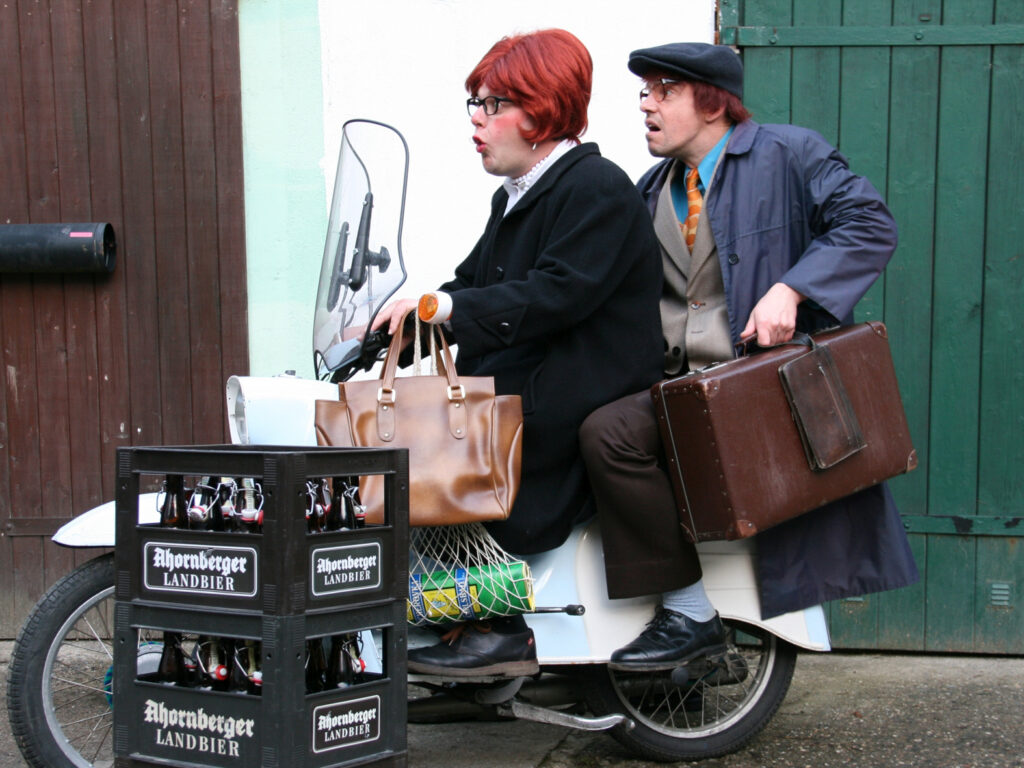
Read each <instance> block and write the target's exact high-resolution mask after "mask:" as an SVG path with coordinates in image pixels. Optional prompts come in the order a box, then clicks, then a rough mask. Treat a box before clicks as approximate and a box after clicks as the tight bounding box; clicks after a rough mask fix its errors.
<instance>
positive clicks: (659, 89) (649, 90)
mask: <svg viewBox="0 0 1024 768" xmlns="http://www.w3.org/2000/svg"><path fill="white" fill-rule="evenodd" d="M673 85H679V81H678V80H671V79H669V78H667V77H662V78H659V79H658V80H655V81H653V82H649V83H648V84H647V85H646V86H644V87H643V88H641V89H640V101H643V100H644V99H646V98H648V97H649V96H653V97H654V100H655V101H664V100H665V97H666V96H668V94H669V88H670V86H673Z"/></svg>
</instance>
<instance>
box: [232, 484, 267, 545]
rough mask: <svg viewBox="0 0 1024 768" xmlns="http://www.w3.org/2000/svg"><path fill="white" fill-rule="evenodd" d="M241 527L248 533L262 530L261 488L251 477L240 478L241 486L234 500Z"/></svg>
mask: <svg viewBox="0 0 1024 768" xmlns="http://www.w3.org/2000/svg"><path fill="white" fill-rule="evenodd" d="M235 505H236V511H237V512H238V519H239V520H240V521H241V524H242V526H241V527H242V528H243V529H244V530H246V531H248V532H250V533H260V532H261V531H262V530H263V489H262V488H261V487H260V484H259V483H257V482H256V481H255V480H253V479H252V478H251V477H243V478H242V488H241V490H240V491H239V493H238V498H237V501H236V502H235Z"/></svg>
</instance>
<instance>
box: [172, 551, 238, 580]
mask: <svg viewBox="0 0 1024 768" xmlns="http://www.w3.org/2000/svg"><path fill="white" fill-rule="evenodd" d="M247 566H248V560H247V559H246V558H244V557H227V556H225V555H208V554H207V553H206V552H205V551H201V552H175V551H174V550H172V549H169V548H167V547H157V548H156V549H154V550H153V567H154V568H165V569H166V570H168V571H175V570H188V571H210V572H212V573H219V574H221V575H222V576H230V575H231V574H232V573H245V570H246V568H247Z"/></svg>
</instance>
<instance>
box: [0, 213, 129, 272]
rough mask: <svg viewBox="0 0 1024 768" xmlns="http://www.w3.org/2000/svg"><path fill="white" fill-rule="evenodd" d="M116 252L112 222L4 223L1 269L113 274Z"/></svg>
mask: <svg viewBox="0 0 1024 768" xmlns="http://www.w3.org/2000/svg"><path fill="white" fill-rule="evenodd" d="M116 251H117V243H116V240H115V238H114V228H113V227H112V226H110V224H105V223H92V224H0V272H35V273H50V274H69V273H87V272H94V273H96V272H98V273H110V272H113V271H114V263H115V261H116Z"/></svg>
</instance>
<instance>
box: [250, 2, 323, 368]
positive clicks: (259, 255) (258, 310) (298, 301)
mask: <svg viewBox="0 0 1024 768" xmlns="http://www.w3.org/2000/svg"><path fill="white" fill-rule="evenodd" d="M239 35H240V47H241V60H242V62H241V63H242V141H243V144H244V156H245V234H246V250H247V259H248V271H249V274H248V276H247V278H246V279H247V280H248V291H249V350H250V371H251V373H252V375H254V376H272V375H275V374H278V373H281V372H282V371H284V370H286V369H292V370H295V371H297V372H298V373H299V375H301V376H307V377H309V376H312V375H313V366H312V357H311V356H312V352H311V351H310V334H311V333H312V318H313V303H314V302H315V300H316V283H317V279H318V277H319V269H320V259H321V256H322V255H323V247H324V233H325V231H326V229H327V203H326V193H325V188H324V174H323V169H322V162H323V157H324V146H323V106H322V102H323V92H322V86H321V56H320V25H319V15H318V11H317V2H316V0H241V2H240V3H239ZM239 279H243V278H242V276H240V277H239Z"/></svg>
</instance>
